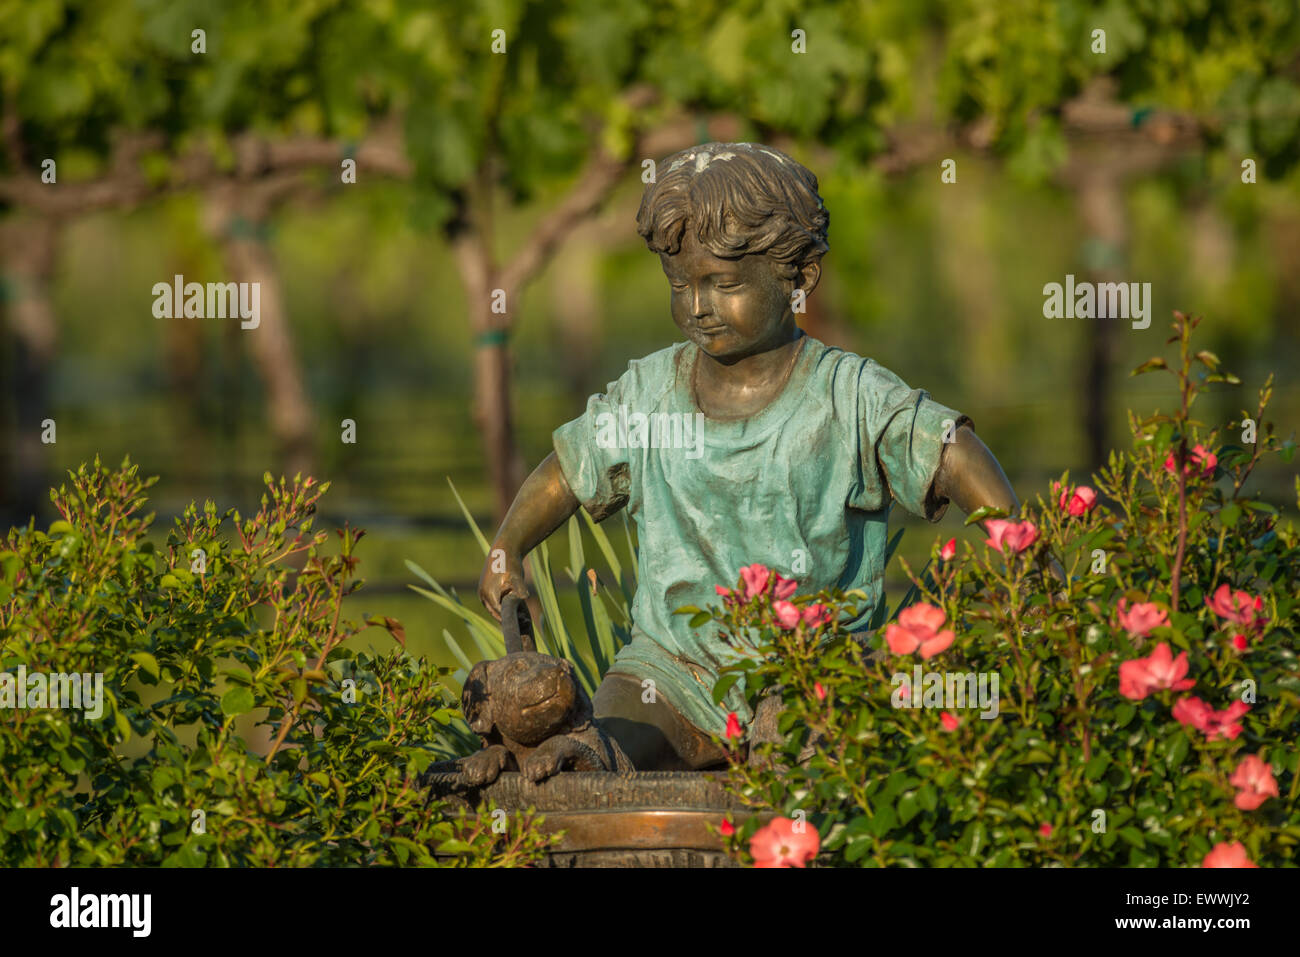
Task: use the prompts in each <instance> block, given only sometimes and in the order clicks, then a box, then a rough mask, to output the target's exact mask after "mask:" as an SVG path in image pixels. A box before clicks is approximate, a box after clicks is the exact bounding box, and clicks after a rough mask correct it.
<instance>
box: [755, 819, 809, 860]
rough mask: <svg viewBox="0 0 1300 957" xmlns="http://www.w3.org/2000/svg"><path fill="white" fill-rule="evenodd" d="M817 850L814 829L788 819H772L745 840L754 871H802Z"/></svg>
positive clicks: (803, 823) (804, 823) (806, 824)
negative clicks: (756, 868)
mask: <svg viewBox="0 0 1300 957" xmlns="http://www.w3.org/2000/svg"><path fill="white" fill-rule="evenodd" d="M820 848H821V836H820V835H818V833H817V828H815V827H812V826H811V825H809V824H808V823H807V822H800V823H799V825H798V826H796V824H795V822H794V821H792V820H790V818H788V817H778V818H773V819H772V822H771V823H770V824H768V825H767V826H766V827H762V828H759V830H758V832H757V833H756V834H755V835H754V836H753V837H751V838H750V839H749V852H750V853H751V854H753V855H754V866H755V867H806V866H807V865H808V864H809V863H810V862H811V861H812V859H813V858H815V857H816V856H817V851H818V850H819V849H820Z"/></svg>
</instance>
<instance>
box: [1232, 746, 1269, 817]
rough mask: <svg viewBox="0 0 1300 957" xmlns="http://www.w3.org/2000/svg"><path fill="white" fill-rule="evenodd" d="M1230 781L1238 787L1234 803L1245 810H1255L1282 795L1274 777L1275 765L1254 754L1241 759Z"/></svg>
mask: <svg viewBox="0 0 1300 957" xmlns="http://www.w3.org/2000/svg"><path fill="white" fill-rule="evenodd" d="M1228 783H1229V784H1231V785H1232V786H1233V787H1234V788H1237V789H1238V790H1237V796H1236V797H1235V798H1233V799H1232V803H1233V804H1235V805H1237V807H1239V808H1241V809H1242V810H1243V811H1253V810H1255V809H1256V808H1257V807H1259V806H1260V805H1261V804H1263V803H1264V802H1265V801H1267V800H1268V799H1269V798H1271V797H1281V794H1280V793H1279V791H1278V789H1277V779H1276V778H1275V777H1273V765H1271V764H1269V763H1268V762H1266V761H1263V760H1261V759H1260V758H1258V757H1256V756H1255V755H1253V754H1248V755H1246V757H1244V758H1242V759H1241V763H1240V764H1238V765H1237V770H1236V771H1233V772H1232V777H1230V778H1228Z"/></svg>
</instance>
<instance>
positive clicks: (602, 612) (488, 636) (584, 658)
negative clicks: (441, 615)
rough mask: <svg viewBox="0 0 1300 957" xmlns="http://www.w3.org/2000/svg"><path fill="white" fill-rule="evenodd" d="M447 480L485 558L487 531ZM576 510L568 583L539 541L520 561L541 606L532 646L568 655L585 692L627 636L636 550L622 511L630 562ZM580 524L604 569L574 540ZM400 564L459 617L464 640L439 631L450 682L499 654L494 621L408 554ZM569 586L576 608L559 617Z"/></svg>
mask: <svg viewBox="0 0 1300 957" xmlns="http://www.w3.org/2000/svg"><path fill="white" fill-rule="evenodd" d="M447 484H448V485H450V486H451V494H452V495H454V496H455V497H456V504H457V505H459V506H460V510H461V514H463V515H464V516H465V521H466V522H467V523H469V527H470V530H471V531H472V532H473V533H474V538H475V540H477V541H478V544H479V547H480V548H481V549H482V550H483V557H484V558H485V559H486V557H487V555H488V551H489V548H490V545H489V543H488V540H487V537H486V536H485V535H484V534H483V532H482V530H480V529H479V527H478V523H477V522H476V521H474V516H473V515H471V514H470V511H469V509H468V508H466V507H465V502H464V500H463V499H462V498H461V497H460V493H459V492H457V491H456V486H455V485H454V484H453V483H452V482H451V480H450V479H448V481H447ZM579 514H580V515H581V516H582V519H583V522H582V523H580V522H579V521H578V517H577V515H574V516H572V517H570V519H569V524H568V533H569V564H568V566H567V567H566V568H565V569H564V573H565V575H567V576H568V582H564V581H563V580H560V579H558V578H557V576H556V573H555V571H554V570H553V569H552V567H551V554H550V549H548V548H547V546H546V543H545V542H543V543H542V544H541V545H539V546H538V547H537V548H535V549H534V550H533V551H532V553H531V554H529V555H528V557H527V558H526V559H525V561H526V563H527V565H528V570H529V572H530V573H531V576H532V581H531V582H530V583H529V587H530V588H531V589H532V591H533V593H534V594H535V595H536V596H537V598H538V601H539V602H540V603H541V606H542V620H541V621H540V622H537V623H535V631H536V638H537V650H538V651H541V652H543V653H545V654H552V655H556V656H557V657H561V658H567V659H568V660H569V661H571V662H573V666H574V669H575V670H576V671H577V673H578V678H579V680H580V681H581V682H582V686H583V687H584V688H585V689H586V691H587V694H589V695H594V694H595V693H596V686H597V685H599V684H600V679H601V678H602V677H604V675H605V672H606V671H608V670H609V667H610V665H611V664H613V662H614V656H615V655H616V654H617V653H618V650H619V649H620V648H622V647H623V645H624V644H625V643H626V642H627V641H628V639H629V638H630V636H631V635H630V633H631V629H632V614H631V606H632V596H633V595H634V594H635V593H636V554H637V551H636V543H635V542H634V541H633V538H632V530H631V528H630V527H629V525H628V522H627V517H626V515H625V514H624V513H622V512H620V513H619V520H620V521H621V522H622V525H623V534H624V535H625V536H626V539H627V549H628V553H629V554H630V555H631V556H632V561H631V563H629V564H627V565H625V564H624V563H623V561H622V560H621V559H620V558H619V554H618V552H617V551H616V550H615V548H614V544H613V542H611V541H610V539H609V535H608V534H607V533H606V532H605V530H604V529H603V528H601V526H599V525H597V524H596V522H595V521H594V520H593V519H592V517H591V516H590V515H588V514H587V512H586V510H585V509H580V510H579ZM583 523H585V524H586V527H587V531H588V532H589V533H590V534H591V537H592V539H593V540H594V541H595V543H596V547H597V549H598V550H599V551H600V554H601V556H602V557H603V558H604V562H605V569H606V574H604V575H602V573H601V572H600V571H598V570H597V569H596V568H595V567H594V566H592V565H591V564H589V563H588V561H587V556H586V553H585V551H584V549H583V545H582V524H583ZM406 567H407V568H409V569H410V570H411V571H412V572H414V573H415V574H416V575H417V576H419V577H420V579H422V580H423V581H424V582H425V583H426V584H427V585H428V586H429V587H428V588H422V587H420V586H419V585H410V586H409V587H410V588H411V590H412V591H415V592H417V593H419V594H421V595H423V596H424V597H425V598H428V599H429V600H430V601H432V602H433V603H434V604H436V605H438V606H439V607H441V608H445V609H446V610H447V611H450V612H451V613H453V614H454V615H456V616H457V617H459V618H460V620H461V621H462V622H464V624H465V630H466V632H467V633H468V635H469V644H467V645H462V643H461V642H460V641H457V640H456V638H455V637H454V636H453V635H452V634H451V632H450V631H448V630H447V629H445V628H444V629H443V632H442V638H443V640H444V641H445V642H446V643H447V649H448V650H449V651H450V652H451V654H452V655H453V657H455V659H456V661H457V662H459V664H460V666H461V667H460V670H458V671H456V672H455V673H454V674H453V675H452V678H453V679H454V680H455V681H456V682H457V683H458V684H463V683H464V681H465V676H466V674H467V673H468V672H469V669H470V668H472V667H473V666H474V662H475V661H479V660H482V659H485V658H500V657H501V656H503V655H504V654H505V653H506V650H505V639H504V638H503V637H502V635H501V626H500V625H498V624H497V623H496V622H495V621H493V620H492V619H491V618H489V617H487V616H486V615H485V614H482V613H481V612H478V611H475V610H473V609H471V608H470V607H469V606H467V605H466V604H465V603H464V602H463V601H461V599H460V596H459V595H457V594H456V592H455V591H454V590H451V591H448V590H447V589H446V588H443V587H442V586H441V585H440V584H438V582H436V581H435V580H434V579H433V577H432V576H431V575H430V574H429V573H428V572H426V571H425V570H424V569H423V568H421V567H420V566H419V565H417V564H416V563H415V562H413V561H409V560H408V561H407V563H406ZM608 580H612V581H613V583H614V584H613V586H612V587H610V586H607V585H606V584H605V582H606V581H608ZM569 588H573V589H576V591H577V595H578V601H579V603H580V605H581V607H582V618H581V621H579V620H578V619H577V618H576V617H573V618H572V619H571V620H569V621H565V619H564V616H563V614H562V613H561V611H560V600H559V599H560V595H561V594H562V592H563V590H564V589H569ZM467 651H468V653H467Z"/></svg>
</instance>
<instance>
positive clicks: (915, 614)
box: [885, 602, 954, 658]
mask: <svg viewBox="0 0 1300 957" xmlns="http://www.w3.org/2000/svg"><path fill="white" fill-rule="evenodd" d="M945 618H946V616H945V615H944V613H943V609H942V608H937V607H935V606H934V605H929V604H926V603H924V602H922V603H921V604H917V605H909V606H908V607H906V608H904V609H903V610H902V611H901V612H899V615H898V623H897V624H892V623H891V624H889V625H886V626H885V641H886V642H887V643H888V644H889V650H890V651H892V652H893V653H894V654H896V655H910V654H911V653H912V652H914V651H916V650H917V649H920V652H921V657H922V658H933V657H934V656H935V655H937V654H939V652H941V651H943V650H944V649H945V648H947V647H948V646H949V645H951V644H952V642H953V638H954V635H953V633H952V632H951V631H950V630H947V629H945V630H943V631H940V630H939V629H940V628H941V627H943V623H944V620H945Z"/></svg>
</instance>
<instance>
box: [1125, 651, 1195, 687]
mask: <svg viewBox="0 0 1300 957" xmlns="http://www.w3.org/2000/svg"><path fill="white" fill-rule="evenodd" d="M1186 674H1187V652H1185V651H1180V652H1179V653H1178V657H1177V658H1175V657H1174V656H1173V652H1172V651H1170V649H1169V645H1168V644H1167V643H1166V642H1163V641H1162V642H1160V644H1158V645H1156V647H1155V650H1154V651H1153V652H1151V654H1150V655H1148V656H1147V657H1146V658H1134V659H1133V660H1132V661H1126V662H1124V663H1123V664H1122V665H1120V666H1119V693H1120V694H1122V695H1123V696H1124V697H1126V698H1132V699H1134V700H1135V701H1141V700H1142V699H1143V698H1145V697H1146V696H1147V695H1149V694H1150V693H1151V692H1153V691H1158V690H1159V689H1161V688H1173V689H1174V690H1175V691H1183V690H1185V689H1187V688H1190V687H1191V686H1192V685H1193V684H1195V682H1194V681H1192V680H1191V679H1190V678H1185V677H1184V676H1185V675H1186Z"/></svg>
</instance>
